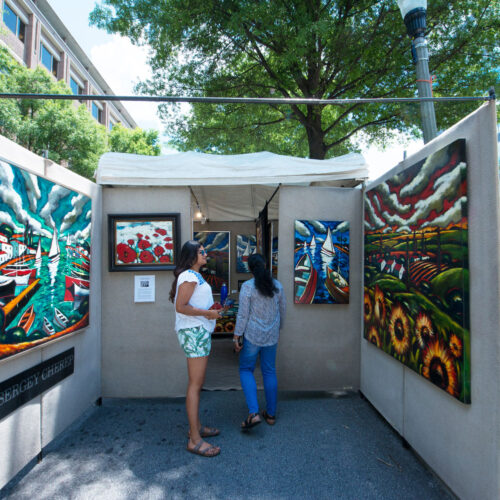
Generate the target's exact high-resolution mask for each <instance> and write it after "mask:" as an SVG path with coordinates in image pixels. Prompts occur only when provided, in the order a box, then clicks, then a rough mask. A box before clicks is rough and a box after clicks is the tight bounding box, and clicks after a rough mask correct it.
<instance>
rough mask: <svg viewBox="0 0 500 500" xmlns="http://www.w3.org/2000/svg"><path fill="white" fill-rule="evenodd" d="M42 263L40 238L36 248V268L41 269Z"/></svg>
mask: <svg viewBox="0 0 500 500" xmlns="http://www.w3.org/2000/svg"><path fill="white" fill-rule="evenodd" d="M41 263H42V237H41V236H40V238H38V246H37V247H36V254H35V267H40V264H41Z"/></svg>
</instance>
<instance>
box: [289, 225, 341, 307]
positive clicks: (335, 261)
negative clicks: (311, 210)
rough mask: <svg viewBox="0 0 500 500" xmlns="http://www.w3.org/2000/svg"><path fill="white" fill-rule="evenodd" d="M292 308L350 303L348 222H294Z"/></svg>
mask: <svg viewBox="0 0 500 500" xmlns="http://www.w3.org/2000/svg"><path fill="white" fill-rule="evenodd" d="M294 265H295V272H294V302H295V304H348V303H349V222H347V221H321V220H296V221H295V259H294Z"/></svg>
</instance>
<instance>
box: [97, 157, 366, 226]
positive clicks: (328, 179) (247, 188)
mask: <svg viewBox="0 0 500 500" xmlns="http://www.w3.org/2000/svg"><path fill="white" fill-rule="evenodd" d="M96 177H97V183H98V184H103V185H122V186H190V187H191V188H192V192H193V194H194V197H196V200H197V201H198V203H199V205H200V208H201V211H202V212H203V215H204V216H205V217H207V218H208V219H209V220H212V221H215V220H220V221H228V220H254V219H255V218H256V217H257V216H258V213H259V211H260V210H262V208H263V207H264V205H265V203H266V201H267V200H269V198H270V197H271V196H272V194H273V192H274V191H275V189H276V187H277V186H278V185H279V184H284V185H294V184H295V185H306V186H308V185H311V184H314V185H329V186H346V187H347V186H349V187H352V186H356V185H357V184H359V183H360V182H362V181H363V180H364V179H366V178H367V177H368V166H367V164H366V162H365V159H364V158H363V156H361V155H360V154H356V153H351V154H348V155H345V156H340V157H338V158H332V159H330V160H308V159H304V158H296V157H291V156H281V155H276V154H273V153H268V152H262V153H250V154H241V155H212V154H206V153H194V152H187V153H176V154H171V155H165V156H144V155H134V154H126V153H106V154H104V155H103V156H101V159H100V160H99V166H98V168H97V174H96ZM229 188H230V189H229ZM196 200H193V206H192V208H193V213H194V212H195V211H196V210H197V208H198V207H197V205H196ZM277 209H278V196H276V197H275V198H274V200H273V202H272V203H271V204H270V205H269V207H268V210H269V218H270V219H275V218H277V217H278V215H277V214H278V210H277Z"/></svg>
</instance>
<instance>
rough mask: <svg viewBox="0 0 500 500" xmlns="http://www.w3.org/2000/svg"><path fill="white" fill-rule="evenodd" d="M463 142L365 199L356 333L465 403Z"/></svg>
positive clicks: (467, 371) (466, 331) (466, 307)
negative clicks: (360, 324) (360, 321)
mask: <svg viewBox="0 0 500 500" xmlns="http://www.w3.org/2000/svg"><path fill="white" fill-rule="evenodd" d="M467 238H468V222H467V164H466V155H465V140H463V139H461V140H457V141H455V142H453V143H452V144H450V145H448V146H447V147H445V148H444V149H441V150H439V151H437V152H435V153H433V154H432V155H431V156H429V157H427V158H425V159H424V160H422V161H420V162H418V163H416V164H414V165H412V166H410V167H409V168H407V169H406V170H403V171H402V172H400V173H398V174H396V175H394V176H393V177H391V178H389V179H388V180H386V181H385V182H382V183H380V184H378V185H377V186H376V187H374V188H372V189H370V190H368V191H367V192H366V195H365V262H364V275H365V291H364V336H365V338H366V339H367V340H368V341H369V342H371V343H373V344H374V345H376V346H377V347H379V348H380V349H382V350H383V351H385V352H386V353H387V354H389V355H390V356H393V357H394V358H395V359H397V360H398V361H400V362H401V363H403V364H405V365H406V366H408V367H409V368H411V369H412V370H414V371H415V372H417V373H418V374H420V375H422V376H423V377H425V378H426V379H427V380H429V381H430V382H432V383H433V384H434V385H436V386H437V387H439V388H440V389H442V390H444V391H446V392H447V393H448V394H450V395H451V396H453V397H455V398H457V399H459V400H460V401H462V402H463V403H470V401H471V389H470V332H469V265H468V242H467Z"/></svg>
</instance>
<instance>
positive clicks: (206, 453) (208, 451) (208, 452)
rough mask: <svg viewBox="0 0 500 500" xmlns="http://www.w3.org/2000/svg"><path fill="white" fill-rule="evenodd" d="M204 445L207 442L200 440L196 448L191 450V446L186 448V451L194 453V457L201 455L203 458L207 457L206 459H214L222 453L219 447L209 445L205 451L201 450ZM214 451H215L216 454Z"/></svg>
mask: <svg viewBox="0 0 500 500" xmlns="http://www.w3.org/2000/svg"><path fill="white" fill-rule="evenodd" d="M203 443H206V441H203V439H200V440H199V441H198V443H197V444H196V445H195V446H194V448H190V447H189V444H188V446H187V447H186V450H187V451H189V453H193V454H194V455H200V456H201V457H206V458H212V457H216V456H217V455H218V454H219V453H220V448H219V447H218V446H212V445H209V447H208V448H205V449H204V450H202V449H201V447H202V445H203ZM206 444H208V443H206ZM212 450H215V451H214V452H213V451H212Z"/></svg>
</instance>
